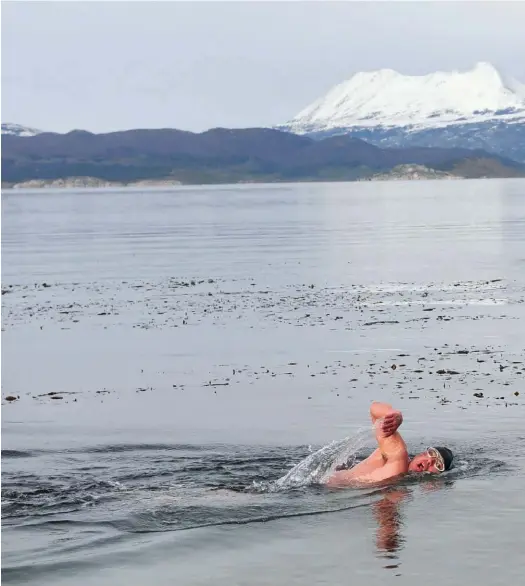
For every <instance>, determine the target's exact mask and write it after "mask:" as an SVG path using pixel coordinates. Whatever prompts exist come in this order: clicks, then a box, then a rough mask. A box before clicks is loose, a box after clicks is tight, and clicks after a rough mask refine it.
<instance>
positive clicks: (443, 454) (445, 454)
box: [435, 447, 454, 470]
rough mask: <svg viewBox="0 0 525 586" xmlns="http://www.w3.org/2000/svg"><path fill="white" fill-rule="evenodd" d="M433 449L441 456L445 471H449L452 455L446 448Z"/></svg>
mask: <svg viewBox="0 0 525 586" xmlns="http://www.w3.org/2000/svg"><path fill="white" fill-rule="evenodd" d="M435 449H436V450H437V451H438V452H439V453H440V454H441V457H442V458H443V462H444V463H445V470H450V468H451V467H452V460H453V459H454V454H453V453H452V452H451V450H449V449H448V448H443V447H439V448H438V447H436V448H435Z"/></svg>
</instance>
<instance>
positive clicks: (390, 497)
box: [372, 487, 409, 569]
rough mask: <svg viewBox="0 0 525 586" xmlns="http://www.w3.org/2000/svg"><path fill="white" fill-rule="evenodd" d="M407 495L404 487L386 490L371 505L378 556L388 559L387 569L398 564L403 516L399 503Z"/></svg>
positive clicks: (407, 492)
mask: <svg viewBox="0 0 525 586" xmlns="http://www.w3.org/2000/svg"><path fill="white" fill-rule="evenodd" d="M408 496H409V491H408V489H407V488H406V487H402V488H397V489H393V490H388V491H387V492H386V493H385V494H384V496H383V497H382V498H381V499H380V500H379V501H377V502H376V503H374V504H373V505H372V510H373V513H374V517H375V518H376V520H377V525H378V527H377V538H376V547H377V552H378V555H379V556H380V557H384V558H386V559H388V560H391V561H389V563H388V565H386V566H385V568H387V569H395V568H397V567H399V564H398V563H396V562H395V561H394V560H396V561H397V560H398V555H397V554H398V551H399V550H400V549H401V547H402V546H403V541H404V538H403V535H402V528H403V517H402V511H401V504H402V503H403V501H405V500H406V499H407V497H408Z"/></svg>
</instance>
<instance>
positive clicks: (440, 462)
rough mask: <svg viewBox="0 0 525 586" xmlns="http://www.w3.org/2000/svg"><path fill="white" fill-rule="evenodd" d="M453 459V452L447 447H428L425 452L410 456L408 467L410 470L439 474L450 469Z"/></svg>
mask: <svg viewBox="0 0 525 586" xmlns="http://www.w3.org/2000/svg"><path fill="white" fill-rule="evenodd" d="M453 459H454V454H453V453H452V452H451V451H450V450H449V449H448V448H443V447H436V448H428V449H427V450H426V451H425V452H422V453H421V454H418V455H417V456H414V457H413V458H412V461H411V462H410V464H409V466H408V469H409V471H410V472H431V473H433V474H440V473H441V472H445V470H449V469H450V467H451V466H452V460H453Z"/></svg>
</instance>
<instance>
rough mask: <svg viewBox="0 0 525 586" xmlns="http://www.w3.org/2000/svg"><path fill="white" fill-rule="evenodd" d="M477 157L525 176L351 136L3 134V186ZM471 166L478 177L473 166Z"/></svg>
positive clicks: (266, 174) (460, 154)
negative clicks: (72, 179) (34, 181)
mask: <svg viewBox="0 0 525 586" xmlns="http://www.w3.org/2000/svg"><path fill="white" fill-rule="evenodd" d="M478 159H483V160H484V161H493V162H494V165H496V163H497V165H498V170H499V173H500V174H501V173H502V169H508V175H509V176H511V175H516V174H521V173H522V171H523V168H522V167H521V166H520V165H519V164H518V163H515V162H514V161H510V160H505V159H502V158H501V157H498V156H495V155H490V154H487V153H486V152H484V151H470V150H467V149H443V148H425V147H412V148H408V149H394V148H391V149H383V148H379V147H377V146H373V145H371V144H369V143H367V142H365V141H363V140H361V139H359V138H354V137H351V136H348V135H346V136H345V135H342V136H333V137H330V138H326V139H324V140H314V139H311V138H308V137H306V136H298V135H295V134H291V133H288V132H282V131H279V130H274V129H267V128H247V129H238V130H232V129H225V128H215V129H212V130H208V131H206V132H203V133H200V134H196V133H192V132H186V131H182V130H173V129H161V130H128V131H123V132H112V133H107V134H93V133H90V132H86V131H81V130H75V131H72V132H69V133H67V134H55V133H42V134H38V135H36V136H31V137H20V136H9V135H4V136H2V181H3V182H21V181H27V180H30V179H60V178H66V177H72V176H91V177H98V178H100V179H105V180H109V181H124V182H127V181H134V180H138V179H159V178H168V177H169V178H174V179H179V180H181V181H182V182H186V183H200V182H203V183H208V182H224V181H232V182H235V181H243V180H254V181H264V180H268V181H271V180H305V179H312V180H315V179H354V178H357V177H360V176H366V175H367V174H370V173H373V172H378V171H386V170H388V169H391V168H393V167H395V166H396V165H400V164H410V163H411V164H420V165H426V166H428V167H432V168H437V169H444V170H448V169H461V168H465V167H466V166H467V164H466V161H472V160H478ZM468 167H469V173H470V174H472V173H474V174H475V171H472V169H473V166H472V165H469V166H468ZM483 168H484V169H485V170H486V169H490V168H491V165H487V163H485V164H484V166H483ZM503 173H505V171H503Z"/></svg>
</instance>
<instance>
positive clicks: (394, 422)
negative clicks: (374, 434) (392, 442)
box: [381, 410, 403, 437]
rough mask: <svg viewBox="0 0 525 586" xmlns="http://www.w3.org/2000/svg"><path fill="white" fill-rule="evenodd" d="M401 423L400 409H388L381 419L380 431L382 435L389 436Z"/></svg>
mask: <svg viewBox="0 0 525 586" xmlns="http://www.w3.org/2000/svg"><path fill="white" fill-rule="evenodd" d="M402 423H403V414H402V413H401V411H394V410H392V411H390V412H389V413H388V414H387V415H385V416H384V417H383V420H382V421H381V433H382V434H383V437H390V436H391V435H394V433H396V431H397V428H398V427H399V426H400V425H401V424H402Z"/></svg>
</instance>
